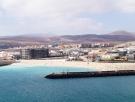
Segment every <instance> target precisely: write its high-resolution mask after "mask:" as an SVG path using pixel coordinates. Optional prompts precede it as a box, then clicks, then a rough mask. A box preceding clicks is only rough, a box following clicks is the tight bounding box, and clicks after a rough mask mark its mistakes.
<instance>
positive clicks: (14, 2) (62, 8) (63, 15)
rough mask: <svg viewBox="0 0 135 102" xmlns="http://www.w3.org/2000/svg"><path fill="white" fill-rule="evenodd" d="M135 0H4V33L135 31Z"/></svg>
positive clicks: (0, 26) (0, 30)
mask: <svg viewBox="0 0 135 102" xmlns="http://www.w3.org/2000/svg"><path fill="white" fill-rule="evenodd" d="M134 27H135V0H0V36H12V35H21V34H35V35H36V34H37V35H38V34H50V35H55V34H56V35H68V34H70V35H71V34H93V33H96V34H102V33H108V32H112V31H116V30H126V31H131V32H135V30H134Z"/></svg>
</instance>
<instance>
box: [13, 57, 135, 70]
mask: <svg viewBox="0 0 135 102" xmlns="http://www.w3.org/2000/svg"><path fill="white" fill-rule="evenodd" d="M19 61H20V62H18V63H14V64H12V65H15V66H16V65H19V66H28V67H34V66H48V67H49V66H50V67H75V68H88V69H89V68H90V69H95V70H98V71H109V70H135V63H100V62H89V63H87V62H81V61H65V59H54V60H19Z"/></svg>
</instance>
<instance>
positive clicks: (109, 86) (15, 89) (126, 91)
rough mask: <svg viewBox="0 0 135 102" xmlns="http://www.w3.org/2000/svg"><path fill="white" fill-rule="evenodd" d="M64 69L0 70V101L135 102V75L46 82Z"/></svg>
mask: <svg viewBox="0 0 135 102" xmlns="http://www.w3.org/2000/svg"><path fill="white" fill-rule="evenodd" d="M87 70H88V69H84V68H64V67H60V68H59V67H44V66H36V67H29V68H28V67H27V66H14V65H11V66H5V67H0V102H135V76H127V77H126V76H124V77H123V76H122V77H106V78H103V77H102V78H81V79H57V80H51V79H45V78H44V76H45V75H47V74H48V73H51V72H62V71H87Z"/></svg>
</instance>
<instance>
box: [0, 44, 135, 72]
mask: <svg viewBox="0 0 135 102" xmlns="http://www.w3.org/2000/svg"><path fill="white" fill-rule="evenodd" d="M0 60H1V63H0V65H8V64H29V65H46V66H47V65H48V66H75V67H85V68H88V67H93V68H95V69H98V70H112V69H114V70H120V69H122V70H124V69H130V68H131V69H133V66H134V62H135V43H134V42H126V43H110V42H101V43H81V44H80V43H77V44H75V43H71V44H63V43H62V44H61V43H60V44H48V45H46V44H45V45H32V46H24V47H13V48H8V49H1V52H0ZM31 63H32V64H31Z"/></svg>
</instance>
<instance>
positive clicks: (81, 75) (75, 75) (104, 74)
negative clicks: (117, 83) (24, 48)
mask: <svg viewBox="0 0 135 102" xmlns="http://www.w3.org/2000/svg"><path fill="white" fill-rule="evenodd" d="M129 75H135V70H117V71H92V72H66V73H65V72H62V73H52V74H49V75H47V76H45V78H48V79H66V78H87V77H108V76H129Z"/></svg>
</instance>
